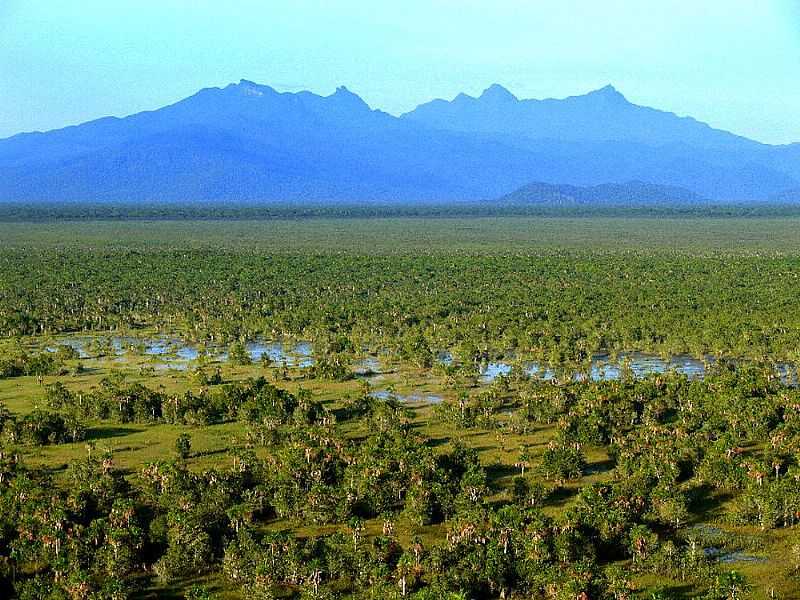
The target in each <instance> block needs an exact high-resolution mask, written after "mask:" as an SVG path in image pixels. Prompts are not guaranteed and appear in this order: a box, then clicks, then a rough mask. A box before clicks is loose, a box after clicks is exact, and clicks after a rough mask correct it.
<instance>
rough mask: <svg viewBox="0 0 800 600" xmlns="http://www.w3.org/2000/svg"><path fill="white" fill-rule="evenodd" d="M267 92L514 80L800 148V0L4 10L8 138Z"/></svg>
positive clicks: (374, 97) (69, 4)
mask: <svg viewBox="0 0 800 600" xmlns="http://www.w3.org/2000/svg"><path fill="white" fill-rule="evenodd" d="M242 78H245V79H251V80H254V81H257V82H259V83H266V84H269V85H272V86H273V87H275V88H277V89H279V90H287V91H288V90H298V89H310V90H312V91H315V92H318V93H322V94H329V93H331V92H332V91H333V90H334V89H335V87H336V86H337V85H341V84H344V85H347V86H348V87H349V88H350V89H351V90H352V91H354V92H356V93H358V94H360V95H361V96H362V97H363V98H364V99H365V100H366V101H367V102H368V103H369V104H370V105H371V106H373V107H374V108H382V109H384V110H386V111H388V112H391V113H400V112H404V111H407V110H410V109H412V108H413V107H414V106H416V105H417V104H419V103H421V102H424V101H426V100H429V99H431V98H433V97H444V98H452V97H453V96H455V95H456V94H457V93H458V92H460V91H465V92H467V93H470V94H477V93H479V92H480V91H481V90H482V89H484V88H486V87H488V86H489V85H490V84H491V83H494V82H498V83H501V84H503V85H505V86H506V87H508V88H509V89H510V90H511V91H513V92H514V93H515V94H517V96H519V97H525V98H529V97H532V98H543V97H563V96H568V95H574V94H580V93H584V92H586V91H589V90H591V89H596V88H599V87H602V86H603V85H605V84H607V83H612V84H614V85H615V86H616V87H617V88H618V89H619V90H620V91H621V92H623V93H624V94H625V95H626V96H627V97H628V99H629V100H631V101H633V102H636V103H638V104H646V105H650V106H655V107H657V108H663V109H666V110H671V111H674V112H677V113H679V114H688V115H692V116H694V117H697V118H698V119H701V120H703V121H707V122H709V123H710V124H712V125H714V126H716V127H721V128H724V129H729V130H732V131H734V132H737V133H741V134H744V135H747V136H749V137H753V138H755V139H759V140H762V141H766V142H771V143H785V142H790V141H800V0H705V1H704V0H630V1H629V0H592V1H590V0H547V1H545V0H528V1H522V0H485V1H484V0H481V1H478V0H438V1H436V0H427V1H422V0H404V1H402V2H400V1H394V0H385V1H384V0H371V1H367V0H365V1H361V2H356V1H352V0H331V1H328V2H323V1H312V0H280V1H261V2H257V1H255V0H227V1H225V2H219V1H218V0H185V1H181V0H152V1H151V0H77V1H76V0H0V137H4V136H8V135H11V134H13V133H17V132H19V131H30V130H45V129H52V128H55V127H60V126H64V125H68V124H74V123H78V122H82V121H85V120H88V119H91V118H95V117H100V116H104V115H109V114H112V115H120V116H121V115H125V114H130V113H133V112H137V111H140V110H145V109H151V108H157V107H159V106H162V105H164V104H167V103H170V102H173V101H175V100H178V99H180V98H182V97H185V96H188V95H190V94H192V93H194V92H195V91H197V90H198V89H200V88H202V87H208V86H222V85H225V84H227V83H230V82H233V81H238V80H239V79H242Z"/></svg>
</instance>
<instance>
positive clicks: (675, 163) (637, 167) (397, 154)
mask: <svg viewBox="0 0 800 600" xmlns="http://www.w3.org/2000/svg"><path fill="white" fill-rule="evenodd" d="M604 132H605V133H604ZM532 181H542V182H549V183H550V184H559V185H575V186H591V185H601V184H608V183H616V184H621V183H625V182H630V181H646V182H648V183H649V184H651V185H662V186H675V187H680V188H685V189H687V190H689V191H691V192H692V193H694V194H697V195H698V197H704V198H710V199H726V200H763V199H768V198H771V197H774V196H776V195H779V194H781V193H782V192H784V191H785V190H790V189H796V188H800V144H796V145H788V146H769V145H765V144H761V143H760V142H755V141H753V140H748V139H747V138H742V137H740V136H736V135H735V134H732V133H730V132H725V131H722V130H716V129H713V128H711V127H710V126H709V125H707V124H704V123H701V122H699V121H696V120H694V119H691V118H687V117H677V116H676V115H674V114H672V113H667V112H665V111H659V110H657V109H652V108H649V107H639V106H638V105H635V104H632V103H630V102H628V100H627V99H626V98H625V97H624V95H622V94H621V93H620V92H619V91H618V90H617V89H616V88H614V87H613V86H610V85H609V86H605V87H603V88H600V89H599V90H595V91H592V92H589V93H588V94H584V95H582V96H571V97H568V98H565V99H561V100H557V99H545V100H530V99H528V100H520V99H518V98H517V97H516V96H515V95H514V94H513V93H511V92H510V91H509V90H507V89H506V88H504V87H503V86H501V85H499V84H494V85H492V86H490V87H488V88H487V89H486V90H484V92H483V93H482V94H481V95H480V96H479V97H477V98H474V97H471V96H467V95H466V94H459V95H458V96H456V97H455V98H454V99H453V100H452V101H446V100H434V101H432V102H429V103H425V104H423V105H420V107H418V108H417V109H415V111H411V112H410V113H406V114H404V115H401V116H399V117H396V116H393V115H390V114H389V113H386V112H383V111H381V110H378V109H373V108H372V107H370V106H369V105H368V104H367V102H365V101H364V100H363V99H362V98H361V97H360V96H359V95H358V94H355V93H353V92H352V91H350V90H349V89H348V88H346V87H344V86H340V87H338V88H337V89H336V91H335V92H333V93H332V94H330V95H328V96H321V95H318V94H314V93H312V92H308V91H300V92H279V91H277V90H276V89H275V88H273V87H270V86H268V85H262V84H258V83H255V82H252V81H249V80H246V79H242V80H240V81H239V82H238V83H231V84H229V85H227V86H224V87H208V88H203V89H201V90H199V91H198V92H196V93H195V94H193V95H191V96H189V97H187V98H184V99H182V100H179V101H177V102H174V103H172V104H169V105H167V106H164V107H162V108H159V109H155V110H150V111H142V112H139V113H135V114H133V115H129V116H127V117H104V118H100V119H96V120H93V121H89V122H87V123H83V124H81V125H73V126H70V127H66V128H62V129H57V130H52V131H49V132H32V133H22V134H17V135H15V136H12V137H10V138H6V139H4V140H0V200H3V201H34V202H35V201H46V200H51V201H81V200H86V201H104V202H113V201H144V200H147V201H159V200H186V201H194V200H199V201H230V200H246V201H272V200H292V201H303V200H316V201H348V200H353V201H370V200H380V201H410V202H413V201H429V200H437V201H450V200H487V201H491V200H493V199H496V198H498V197H501V196H504V195H506V194H509V193H511V192H513V191H514V190H517V189H518V188H520V187H522V186H524V185H526V184H528V183H530V182H532Z"/></svg>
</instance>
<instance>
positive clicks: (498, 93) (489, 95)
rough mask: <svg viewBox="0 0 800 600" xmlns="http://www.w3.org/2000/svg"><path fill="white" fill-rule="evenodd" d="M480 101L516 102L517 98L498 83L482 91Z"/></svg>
mask: <svg viewBox="0 0 800 600" xmlns="http://www.w3.org/2000/svg"><path fill="white" fill-rule="evenodd" d="M481 100H489V101H492V102H512V101H513V102H516V101H517V97H516V96H515V95H514V94H512V93H511V92H509V91H508V90H507V89H506V88H504V87H503V86H502V85H500V84H499V83H494V84H492V85H490V86H489V87H488V88H486V89H485V90H484V92H483V93H482V94H481Z"/></svg>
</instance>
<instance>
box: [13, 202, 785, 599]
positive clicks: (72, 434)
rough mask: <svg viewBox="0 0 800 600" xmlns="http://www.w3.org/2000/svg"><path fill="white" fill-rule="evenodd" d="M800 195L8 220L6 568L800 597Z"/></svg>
mask: <svg viewBox="0 0 800 600" xmlns="http://www.w3.org/2000/svg"><path fill="white" fill-rule="evenodd" d="M796 225H797V222H796V221H795V220H793V219H791V218H788V217H787V218H783V219H767V218H746V219H745V218H728V219H724V218H714V219H712V218H688V217H683V218H676V219H654V218H635V219H634V218H610V217H609V218H592V219H581V218H522V217H518V218H513V219H512V218H481V219H478V218H457V219H452V218H441V219H425V220H422V219H412V218H391V219H346V218H340V219H313V220H295V221H157V222H145V221H135V222H134V221H125V220H122V221H113V222H112V221H98V222H74V223H64V222H59V223H49V222H42V223H1V224H0V238H2V240H3V244H2V247H0V336H1V337H2V341H0V557H2V558H1V560H0V597H20V598H30V599H33V598H48V599H49V598H52V599H61V598H64V599H67V598H70V599H71V598H98V599H99V598H114V599H116V598H156V597H174V598H182V597H183V598H190V599H199V598H219V599H223V598H224V599H228V598H230V599H239V598H261V599H269V598H303V599H310V598H320V599H322V598H326V599H327V598H342V599H344V598H353V599H366V598H375V599H379V598H380V599H383V598H412V599H417V600H421V599H453V600H455V599H465V600H466V599H470V600H490V599H499V598H504V599H511V598H516V599H520V600H522V599H539V598H547V599H562V598H563V599H572V600H574V599H576V598H580V599H583V600H585V599H592V600H594V599H606V598H607V599H615V600H624V599H632V598H648V599H651V600H655V599H658V598H673V597H677V598H681V597H685V598H689V597H703V598H708V599H720V600H722V599H731V600H733V599H738V598H757V599H761V598H764V599H766V598H798V597H800V593H798V589H800V536H798V535H797V534H798V521H800V390H798V388H797V385H796V371H795V368H794V363H795V362H796V361H797V359H798V356H797V352H798V348H800V343H799V342H800V305H798V302H797V285H798V277H800V244H798V238H797V235H796V232H797V228H796ZM257 341H259V343H261V344H262V345H264V344H266V343H267V341H275V342H278V343H283V344H284V345H285V347H287V348H295V347H296V346H297V344H298V342H301V341H302V342H305V343H306V346H305V347H307V348H308V351H307V352H306V351H305V350H304V351H303V352H298V351H297V350H288V351H287V352H286V353H285V354H274V353H273V354H271V353H270V352H267V351H262V350H258V351H255V350H254V348H256V346H254V342H257ZM265 347H266V346H265ZM189 348H191V352H188V349H189ZM258 348H261V346H258ZM270 348H271V346H270ZM633 352H646V353H650V354H653V355H657V356H661V357H664V358H665V359H666V358H669V357H673V356H677V355H689V356H692V357H695V358H697V359H699V360H702V361H705V363H706V367H705V369H704V373H703V376H702V377H699V376H696V375H687V374H686V373H682V372H676V371H666V372H655V373H650V374H643V373H641V372H638V371H634V370H633V369H632V368H630V367H631V365H630V364H628V359H626V358H625V357H626V356H629V355H630V353H633ZM599 354H603V355H604V356H608V357H609V360H611V361H616V362H618V363H619V368H618V369H617V370H615V371H614V375H613V376H611V377H604V376H598V374H597V372H596V371H595V370H593V365H594V362H593V360H596V357H597V355H599ZM492 363H497V364H502V365H505V366H506V367H507V368H505V369H503V370H501V373H502V374H500V375H498V376H494V375H493V376H491V377H489V376H487V373H490V372H491V371H490V369H489V368H488V365H490V364H492ZM533 363H535V364H536V365H538V366H540V367H542V368H543V369H545V370H542V371H540V374H539V375H537V374H536V372H535V370H533V369H530V368H529V366H530V365H531V364H533ZM545 373H546V376H543V375H544V374H545Z"/></svg>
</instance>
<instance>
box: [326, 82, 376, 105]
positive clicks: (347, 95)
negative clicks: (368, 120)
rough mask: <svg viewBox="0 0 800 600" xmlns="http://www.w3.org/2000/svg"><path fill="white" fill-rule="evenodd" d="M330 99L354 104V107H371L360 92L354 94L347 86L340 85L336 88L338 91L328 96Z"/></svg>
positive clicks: (344, 103) (345, 103)
mask: <svg viewBox="0 0 800 600" xmlns="http://www.w3.org/2000/svg"><path fill="white" fill-rule="evenodd" d="M328 98H329V99H331V100H335V101H337V102H338V103H340V104H343V105H347V106H352V107H354V108H355V107H361V108H364V107H365V108H367V109H369V105H368V104H367V103H366V102H364V99H363V98H362V97H361V96H359V95H358V94H354V93H353V92H351V91H350V90H348V89H347V87H345V86H343V85H340V86H339V87H337V88H336V91H335V92H334V93H333V94H331V95H330V96H328Z"/></svg>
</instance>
